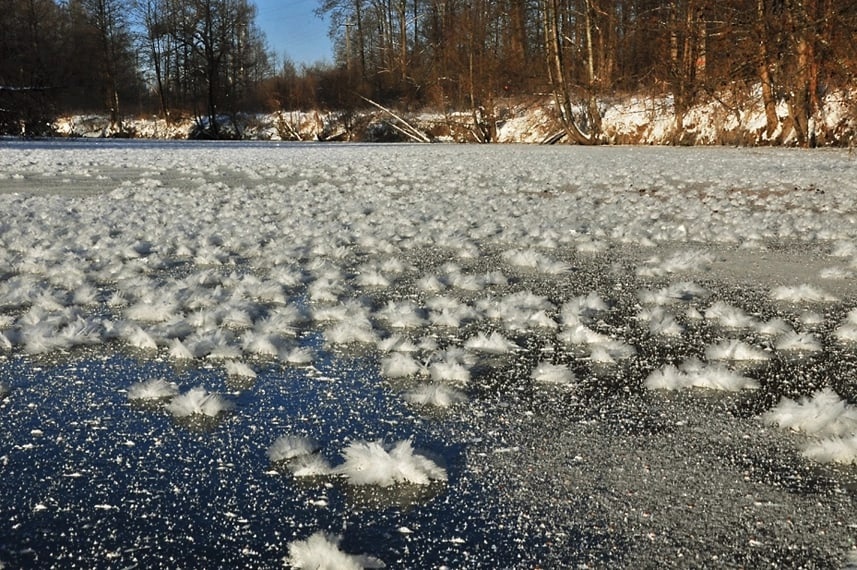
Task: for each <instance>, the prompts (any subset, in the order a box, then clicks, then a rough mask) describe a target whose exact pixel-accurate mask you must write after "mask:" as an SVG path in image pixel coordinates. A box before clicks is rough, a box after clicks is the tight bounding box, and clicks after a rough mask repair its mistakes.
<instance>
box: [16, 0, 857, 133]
mask: <svg viewBox="0 0 857 570" xmlns="http://www.w3.org/2000/svg"><path fill="white" fill-rule="evenodd" d="M0 6H2V8H3V18H2V21H0V86H2V87H0V130H2V131H4V132H12V133H21V132H22V131H23V132H27V133H35V134H38V133H39V131H40V130H41V129H43V128H44V125H46V124H47V121H48V119H50V118H51V117H52V116H54V115H55V114H57V113H70V112H80V111H87V110H88V111H100V112H105V113H107V114H109V115H110V117H111V121H112V122H113V123H114V125H115V131H116V132H117V133H121V132H122V117H123V115H131V114H133V115H139V114H142V113H148V114H152V113H158V114H160V115H162V116H164V117H165V118H167V119H169V118H170V117H176V116H185V117H187V116H193V117H195V118H196V119H197V120H198V123H199V125H200V129H199V132H200V134H202V135H205V136H215V137H216V136H222V135H223V133H221V132H219V130H218V119H219V118H220V117H223V116H229V115H234V114H236V113H238V112H242V111H277V110H306V109H338V110H343V111H348V110H353V109H356V108H359V107H363V106H366V105H368V104H369V103H368V102H367V100H372V101H376V102H378V103H381V104H384V105H387V106H389V107H393V108H396V109H404V110H414V109H436V110H438V111H447V110H450V109H454V110H459V111H460V110H469V111H470V112H472V115H473V124H474V126H475V127H476V128H478V132H479V136H480V137H481V138H482V139H483V140H485V141H492V140H494V139H495V138H496V132H495V130H494V128H493V125H494V124H495V122H494V121H493V120H492V118H493V116H494V113H495V105H496V103H495V102H496V101H498V100H499V99H501V98H507V97H527V96H530V95H544V94H549V95H550V96H551V97H552V99H553V102H554V108H555V109H556V112H557V119H558V124H559V125H560V127H561V128H562V130H563V131H564V133H565V135H566V139H567V140H570V141H573V142H577V143H595V142H599V141H600V140H601V115H600V112H599V104H598V102H599V101H603V100H604V99H607V98H614V97H620V96H628V95H633V94H645V95H665V94H669V95H671V97H672V101H673V110H674V114H675V125H676V128H675V130H676V137H677V138H678V137H680V136H681V125H682V124H683V120H684V116H685V113H686V112H687V110H688V109H690V108H691V107H692V106H693V105H694V104H695V103H696V102H698V101H699V100H700V99H701V98H708V99H710V98H722V100H723V104H724V105H731V104H734V103H733V102H734V101H736V100H740V99H741V98H742V97H744V98H751V97H755V98H758V99H760V100H761V102H762V104H763V106H764V108H765V115H766V119H767V126H766V130H767V135H768V137H769V138H771V139H772V140H774V142H776V137H777V133H786V132H789V133H793V135H794V138H795V139H796V140H797V141H798V142H799V144H803V145H810V144H812V143H813V140H814V133H813V128H814V127H813V117H814V116H816V114H817V112H818V110H819V109H820V108H821V101H822V99H823V97H824V96H825V94H826V93H828V92H832V91H834V90H840V89H841V90H845V91H849V90H850V91H852V92H853V90H854V87H855V84H857V80H855V78H856V77H857V2H852V1H849V2H844V1H842V0H320V1H319V5H318V13H319V14H326V15H328V16H329V17H330V22H331V36H332V37H333V39H334V42H335V54H336V55H335V61H334V62H333V63H319V64H316V65H311V66H302V67H300V68H298V67H296V66H295V65H294V64H292V63H291V62H289V61H288V60H286V61H284V62H283V61H279V62H278V61H277V57H276V56H274V55H272V54H271V53H269V50H268V48H267V44H266V41H265V38H264V36H263V34H262V33H261V31H260V30H259V28H258V27H257V25H256V23H255V20H256V9H255V6H254V4H253V3H252V2H251V1H249V0H66V1H64V2H57V1H55V0H0ZM778 106H779V110H778ZM783 108H785V109H787V112H783V111H782V109H783Z"/></svg>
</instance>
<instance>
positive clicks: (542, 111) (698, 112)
mask: <svg viewBox="0 0 857 570" xmlns="http://www.w3.org/2000/svg"><path fill="white" fill-rule="evenodd" d="M727 105H729V106H727ZM673 112H674V111H673V101H672V98H671V97H669V96H657V97H636V96H635V97H629V98H627V99H622V100H604V101H602V102H601V113H602V125H603V142H606V143H610V144H675V143H676V142H677V141H678V142H680V143H681V144H685V145H687V144H695V145H723V144H729V145H734V144H740V145H768V144H771V143H772V142H773V141H775V140H777V137H779V141H780V144H783V145H786V146H790V145H793V144H795V134H794V132H793V130H791V129H790V130H789V131H788V132H783V130H782V126H781V127H780V129H779V130H778V131H777V132H776V133H774V134H773V135H772V136H770V137H769V136H768V135H767V133H766V124H765V120H766V119H765V112H764V109H763V107H762V103H761V95H760V93H755V94H754V95H753V96H751V97H749V98H744V99H742V100H740V101H730V98H729V97H725V98H720V99H717V100H715V99H712V100H710V101H703V102H699V103H697V104H695V105H694V106H692V107H691V108H690V109H689V110H688V112H687V114H686V115H685V117H684V120H683V123H682V125H683V134H682V135H681V136H679V137H676V135H675V124H676V122H675V117H674V114H673ZM496 114H497V116H498V117H500V118H499V119H498V121H497V141H498V142H501V143H541V142H543V141H544V140H546V139H547V138H548V137H550V136H551V135H554V134H555V133H557V132H558V131H560V130H561V126H560V124H559V122H558V121H557V116H556V111H555V107H554V104H553V102H552V101H551V100H550V99H544V100H542V101H541V102H539V103H537V104H535V105H533V104H528V105H522V104H516V103H515V102H514V101H508V102H506V103H500V106H499V107H498V109H497V113H496ZM777 114H778V116H779V117H780V120H781V121H782V122H784V123H785V122H787V120H788V107H787V106H786V105H785V103H781V104H780V105H779V106H778V108H777ZM358 115H360V114H358ZM387 119H388V117H386V116H385V115H383V114H381V113H378V112H377V111H364V112H363V113H362V116H360V118H359V120H355V119H354V117H350V116H347V115H345V114H343V113H336V112H324V113H322V112H318V111H309V112H301V111H291V112H279V113H270V114H257V115H242V116H239V117H238V118H237V119H235V120H233V119H232V118H231V117H223V118H222V123H223V126H222V127H221V130H222V132H223V133H224V134H225V135H226V136H227V137H228V138H238V139H249V140H271V141H281V140H304V141H314V140H363V141H389V140H397V139H398V138H401V136H400V135H398V133H396V132H395V131H394V130H393V129H391V128H390V127H388V126H387V125H386V121H387ZM409 120H410V122H411V123H412V124H413V125H415V126H416V127H417V128H419V129H422V130H423V131H424V132H428V133H438V134H437V140H440V141H447V142H453V141H455V142H472V141H473V137H472V134H471V133H470V131H471V129H472V115H471V114H470V113H451V114H447V115H443V114H438V113H431V112H423V113H417V114H414V115H411V116H409ZM346 124H347V125H349V127H348V128H346ZM352 124H361V125H363V126H362V127H358V128H357V129H356V130H354V131H351V130H350V129H351V125H352ZM813 124H815V125H816V128H817V129H818V136H819V140H820V144H821V145H835V146H849V144H852V145H853V140H854V137H855V134H857V111H855V110H854V107H853V103H851V102H850V100H849V95H848V94H847V93H841V92H836V93H830V94H827V95H826V96H825V97H824V99H823V101H822V108H821V109H820V110H819V112H818V115H817V117H815V120H814V123H813ZM124 125H125V129H126V131H127V133H130V134H131V135H132V136H134V137H138V138H146V139H185V138H191V137H192V136H193V133H194V132H195V131H196V130H197V129H198V128H199V125H198V124H197V123H196V121H194V120H193V119H191V118H184V119H179V120H174V121H173V122H171V123H169V124H168V123H167V122H166V121H164V120H163V119H159V118H156V117H152V118H147V119H142V118H136V119H133V118H128V119H126V120H125V122H124ZM53 128H54V131H55V132H56V133H57V134H58V135H60V136H66V137H87V138H91V137H106V136H116V135H117V134H118V133H117V132H116V129H115V128H114V127H111V126H110V124H109V122H108V120H107V118H106V117H103V116H98V115H74V116H68V117H63V118H60V119H58V120H57V121H56V122H55V123H54V125H53Z"/></svg>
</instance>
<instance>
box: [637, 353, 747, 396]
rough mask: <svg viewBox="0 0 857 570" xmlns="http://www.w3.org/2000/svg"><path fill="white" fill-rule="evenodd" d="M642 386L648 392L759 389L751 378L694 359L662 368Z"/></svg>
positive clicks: (717, 365) (651, 375)
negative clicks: (695, 389)
mask: <svg viewBox="0 0 857 570" xmlns="http://www.w3.org/2000/svg"><path fill="white" fill-rule="evenodd" d="M643 385H644V386H645V387H646V388H649V389H650V390H682V389H685V388H706V389H709V390H725V391H728V392H737V391H740V390H746V389H751V390H752V389H756V388H758V387H759V383H758V382H757V381H756V380H754V379H753V378H749V377H747V376H743V375H741V374H739V373H737V372H735V371H733V370H730V369H729V368H726V367H725V366H722V365H719V364H706V363H704V362H702V361H700V360H696V359H689V360H686V361H685V362H683V363H682V364H681V366H674V365H672V364H668V365H666V366H663V367H661V368H659V369H658V370H655V371H654V372H652V373H651V374H649V376H648V377H647V378H646V380H645V381H644V382H643Z"/></svg>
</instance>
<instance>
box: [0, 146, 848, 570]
mask: <svg viewBox="0 0 857 570" xmlns="http://www.w3.org/2000/svg"><path fill="white" fill-rule="evenodd" d="M0 210H2V212H3V215H2V218H0V567H2V566H3V565H4V564H5V567H8V568H18V567H39V568H72V567H76V568H134V567H139V568H213V567H248V568H249V567H252V568H277V567H284V566H286V567H288V566H293V567H299V568H316V567H321V568H327V567H329V568H361V567H387V568H451V569H459V568H492V569H495V568H536V567H540V568H570V567H593V568H601V567H628V568H639V567H644V568H653V567H676V568H695V567H698V568H712V567H726V568H734V567H747V568H759V567H776V568H799V567H800V568H845V567H849V568H850V567H857V514H856V513H857V504H856V503H857V498H855V493H857V310H855V309H857V285H856V284H855V283H857V281H855V277H857V157H853V156H851V155H849V153H848V152H847V151H814V152H805V151H797V150H786V149H723V148H694V149H674V148H636V147H631V148H580V147H535V146H491V147H487V146H452V145H395V146H385V145H374V146H364V145H322V144H295V145H291V144H279V145H278V144H259V143H248V144H233V143H224V144H214V143H209V144H202V143H187V142H182V143H151V142H149V143H145V142H133V141H132V142H84V141H67V142H35V143H32V142H30V143H22V142H13V141H3V142H0Z"/></svg>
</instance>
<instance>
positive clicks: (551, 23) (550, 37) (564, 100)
mask: <svg viewBox="0 0 857 570" xmlns="http://www.w3.org/2000/svg"><path fill="white" fill-rule="evenodd" d="M542 15H543V18H544V34H545V47H546V50H545V54H546V56H547V64H548V69H549V77H550V81H551V87H552V88H553V95H554V102H555V104H556V106H557V111H558V113H559V118H560V122H561V123H562V127H563V130H564V131H565V134H566V137H568V140H569V141H570V142H573V143H576V144H586V145H589V144H594V143H595V142H597V141H595V140H594V139H593V138H591V137H589V136H587V135H586V134H584V133H583V132H582V131H581V130H580V127H579V126H578V124H577V121H576V120H575V118H574V109H573V107H572V103H571V93H570V92H569V88H568V84H567V83H566V81H565V72H564V69H563V68H564V66H563V58H562V42H561V40H560V38H561V36H560V33H561V32H560V28H559V20H560V17H561V15H560V11H559V5H558V1H557V0H543V5H542Z"/></svg>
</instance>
